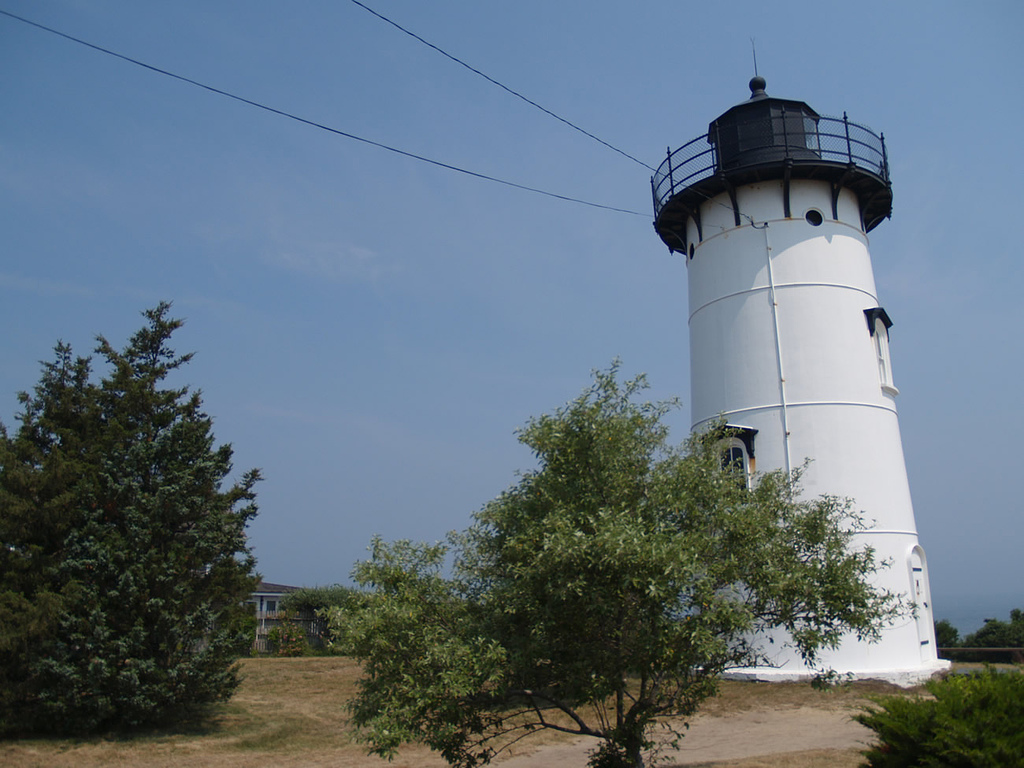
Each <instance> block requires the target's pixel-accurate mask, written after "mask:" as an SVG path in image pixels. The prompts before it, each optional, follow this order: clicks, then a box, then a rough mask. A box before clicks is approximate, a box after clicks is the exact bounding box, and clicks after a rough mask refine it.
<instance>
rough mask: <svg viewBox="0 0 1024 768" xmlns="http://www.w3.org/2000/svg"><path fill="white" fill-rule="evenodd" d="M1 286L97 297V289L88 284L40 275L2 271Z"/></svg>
mask: <svg viewBox="0 0 1024 768" xmlns="http://www.w3.org/2000/svg"><path fill="white" fill-rule="evenodd" d="M0 288H8V289H11V290H14V291H19V292H21V293H29V294H32V295H34V296H47V297H52V296H82V297H85V298H95V297H96V295H97V294H96V291H95V290H94V289H93V288H92V287H90V286H87V285H80V284H77V283H65V282H61V281H59V280H46V279H43V278H38V277H22V276H21V275H12V274H9V273H6V272H0Z"/></svg>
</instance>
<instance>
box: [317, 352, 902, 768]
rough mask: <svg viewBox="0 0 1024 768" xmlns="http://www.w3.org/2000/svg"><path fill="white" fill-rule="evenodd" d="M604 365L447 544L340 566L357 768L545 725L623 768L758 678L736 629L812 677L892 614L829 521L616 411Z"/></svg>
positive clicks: (618, 403) (377, 553)
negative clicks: (779, 635)
mask: <svg viewBox="0 0 1024 768" xmlns="http://www.w3.org/2000/svg"><path fill="white" fill-rule="evenodd" d="M617 367H618V366H617V364H616V365H613V366H612V368H611V369H610V370H608V371H604V372H595V381H594V383H593V385H592V386H591V388H590V389H588V390H587V391H585V392H584V393H583V394H582V395H581V396H580V397H578V398H577V399H576V400H573V401H572V402H570V403H569V404H567V405H566V406H564V407H563V408H561V409H559V410H558V411H556V412H555V413H554V414H551V415H545V416H542V417H540V418H538V419H534V420H532V421H530V422H529V423H528V424H527V425H526V427H525V428H524V429H522V430H521V431H520V434H519V439H520V440H521V441H522V442H523V443H525V444H526V445H528V446H529V447H530V448H531V449H532V450H533V451H534V453H535V454H536V457H537V459H538V463H539V466H538V468H536V469H534V470H532V471H529V472H526V473H524V474H523V475H522V476H521V479H520V481H519V482H518V483H517V484H515V485H514V486H513V487H512V488H510V489H509V490H508V491H506V492H505V493H503V494H502V495H501V496H499V497H498V498H497V499H495V500H494V501H492V502H491V503H489V504H488V505H487V506H485V507H484V509H483V510H482V511H481V512H479V513H478V514H477V516H476V522H475V525H473V526H472V527H471V528H470V529H469V530H468V531H466V532H464V533H462V534H458V535H455V534H453V535H452V536H451V537H450V539H449V541H448V542H447V544H436V545H419V544H413V543H410V542H407V541H400V542H396V543H392V544H387V543H385V542H382V541H380V540H376V541H375V542H374V544H373V548H372V558H371V559H370V560H369V561H366V562H363V563H360V564H358V565H357V567H356V569H355V572H354V576H355V579H356V581H357V582H358V583H359V584H360V585H361V586H363V587H364V588H369V589H370V590H372V591H371V592H370V593H369V595H368V597H367V603H366V607H365V608H364V609H363V610H361V611H358V612H354V613H346V614H341V615H339V616H337V617H336V619H337V620H338V621H339V622H340V623H342V624H344V626H343V627H340V628H338V629H339V630H340V633H341V634H342V635H343V637H344V641H345V642H346V643H347V647H348V649H349V650H350V652H352V653H354V654H355V655H356V656H357V657H358V658H360V659H361V660H362V661H363V663H364V667H363V669H364V674H365V676H364V678H363V679H362V680H361V682H360V688H359V693H358V696H357V697H356V699H355V701H354V703H353V713H354V721H355V723H356V724H357V725H358V726H359V727H360V728H361V729H362V735H363V737H364V738H365V739H367V740H368V742H369V744H370V747H371V750H372V752H375V753H377V754H380V755H383V756H390V755H392V754H393V753H394V752H395V751H396V750H397V749H398V747H399V746H400V745H401V744H402V743H403V742H406V741H410V740H415V741H421V742H425V743H426V744H428V745H429V746H430V747H431V748H433V749H435V750H437V751H439V752H440V753H441V754H442V755H443V756H444V758H445V759H446V760H447V761H448V762H449V763H450V764H452V765H458V766H475V765H479V764H481V763H486V762H489V760H490V759H491V758H492V757H494V756H495V755H496V754H497V753H498V752H500V751H501V750H502V749H504V748H505V747H507V746H508V745H509V744H510V743H512V742H514V741H515V740H517V739H518V738H520V737H521V736H523V735H525V734H528V733H530V732H531V731H535V730H538V729H544V728H548V729H556V730H559V731H565V732H568V733H573V734H579V735H583V736H591V737H594V738H596V739H598V740H600V742H599V747H598V748H597V751H596V752H595V753H594V755H593V757H592V765H594V766H602V767H606V768H611V767H613V766H634V767H636V766H642V765H643V763H644V759H645V758H644V756H645V754H647V752H648V750H649V749H650V748H651V747H652V742H651V730H652V727H653V726H654V725H655V723H656V722H657V721H659V720H663V719H665V718H685V717H687V716H689V715H691V714H693V713H694V712H695V711H696V710H697V708H698V707H699V705H700V703H701V702H702V701H704V700H705V699H706V698H707V697H709V696H712V695H713V694H714V693H715V691H716V681H717V679H718V676H719V675H720V673H721V672H723V671H724V670H727V669H729V668H731V667H736V666H742V665H748V664H753V663H756V662H759V661H763V659H759V658H758V657H757V655H756V654H755V653H754V651H753V650H752V648H751V647H750V645H749V644H748V643H747V642H746V641H745V640H746V638H748V637H749V636H750V633H751V632H753V631H756V630H759V629H764V628H768V627H783V628H785V629H787V630H788V631H789V632H790V634H791V636H792V638H793V642H794V643H795V644H796V646H797V647H798V648H799V650H800V651H801V652H802V654H803V655H804V657H805V658H807V659H808V660H813V659H814V658H815V653H816V651H817V650H818V649H820V648H822V647H829V646H834V645H836V644H837V642H838V641H839V639H840V637H841V635H842V634H843V633H844V632H845V631H851V630H852V631H853V632H856V633H857V634H858V635H860V636H862V637H867V638H872V637H875V636H876V635H877V629H878V627H879V625H880V622H882V621H884V620H885V619H886V618H887V617H889V616H891V615H892V613H893V611H894V604H893V600H892V599H891V598H890V596H888V595H885V594H880V593H878V592H876V591H874V590H873V589H872V588H870V587H869V586H868V585H867V584H866V581H865V580H866V578H867V577H868V575H869V574H870V573H871V572H872V571H873V569H874V567H875V563H874V559H873V555H872V553H871V552H870V551H868V550H859V551H855V550H852V549H851V546H850V544H851V534H850V533H848V531H849V530H851V528H854V527H856V525H857V521H856V518H855V517H854V516H852V515H851V513H850V510H849V508H848V505H847V504H845V503H842V502H840V501H838V500H836V499H832V498H822V499H818V500H815V501H805V500H802V499H801V498H800V495H799V489H798V486H797V482H796V477H795V476H792V477H791V476H787V475H785V474H783V473H769V474H765V475H763V476H761V477H760V478H759V480H758V482H756V483H755V484H754V486H753V487H752V488H750V489H749V490H748V488H747V485H746V483H745V482H738V479H739V478H738V477H737V474H736V473H737V472H738V471H740V470H738V469H737V468H736V467H735V466H734V465H731V464H726V465H724V466H723V462H722V459H721V451H720V448H721V444H722V440H723V438H724V437H725V435H726V432H725V431H724V430H723V429H718V430H714V431H712V432H709V433H707V434H704V435H700V436H696V437H693V438H691V439H690V441H689V442H688V443H687V444H686V445H685V446H684V448H682V449H680V448H674V447H671V446H670V445H669V444H668V442H667V428H666V427H665V425H664V423H663V417H664V416H665V414H666V412H667V411H668V410H669V409H670V408H671V407H673V406H674V403H643V402H637V396H638V395H639V393H640V392H641V391H642V390H643V389H644V388H645V387H646V383H645V380H644V379H643V377H638V378H637V379H634V380H631V381H627V382H625V383H620V382H619V380H618V375H617V374H618V371H617ZM448 573H451V576H448V575H447V574H448ZM675 722H677V723H678V719H677V720H675ZM676 735H677V737H678V736H679V735H680V734H679V733H677V734H676Z"/></svg>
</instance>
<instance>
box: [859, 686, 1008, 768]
mask: <svg viewBox="0 0 1024 768" xmlns="http://www.w3.org/2000/svg"><path fill="white" fill-rule="evenodd" d="M925 687H926V689H927V691H928V693H930V694H931V696H932V698H926V697H923V696H917V697H906V696H886V697H880V698H877V699H875V703H876V705H877V706H876V707H870V708H868V709H867V710H865V712H864V713H862V714H860V715H857V716H856V718H855V719H856V720H857V721H858V722H860V723H861V724H863V725H866V726H867V727H868V728H870V729H871V730H873V731H875V733H876V734H877V738H878V744H877V745H875V746H874V747H872V748H871V749H869V750H867V751H865V752H864V756H865V757H866V758H867V761H868V762H867V765H868V766H871V767H872V768H911V766H928V768H946V767H947V766H948V767H949V768H1017V767H1018V766H1020V765H1022V764H1024V762H1022V761H1024V675H1021V674H1019V673H1016V672H1010V673H999V672H996V671H994V670H992V669H987V670H986V671H985V672H983V673H978V674H974V675H952V676H950V677H947V678H945V679H944V680H930V681H929V682H928V683H926V685H925Z"/></svg>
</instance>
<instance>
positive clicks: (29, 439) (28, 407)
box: [0, 303, 260, 732]
mask: <svg viewBox="0 0 1024 768" xmlns="http://www.w3.org/2000/svg"><path fill="white" fill-rule="evenodd" d="M169 310H170V305H169V304H167V303H161V304H160V305H158V306H157V307H156V308H154V309H152V310H148V311H146V312H144V313H143V314H144V316H145V318H146V320H147V323H146V325H145V326H144V327H143V328H142V329H141V330H139V331H138V332H137V333H136V334H135V335H134V336H132V337H131V339H130V340H129V343H128V345H127V346H126V347H125V349H124V350H123V351H121V352H119V351H117V350H115V349H114V348H113V347H112V346H111V344H110V343H109V342H107V340H106V339H104V338H103V337H99V339H98V340H99V345H98V347H97V349H96V352H97V353H99V354H100V355H101V356H102V357H103V359H104V360H105V361H106V363H107V365H108V367H109V371H108V373H107V374H106V375H105V376H104V377H103V378H102V379H101V380H100V382H99V383H98V384H97V383H94V382H93V380H92V375H91V370H90V360H89V359H88V358H81V357H77V358H76V357H74V356H73V354H72V350H71V348H70V347H69V346H68V345H66V344H62V343H61V344H58V345H57V347H56V356H55V360H54V361H53V362H51V363H45V364H44V365H43V372H42V376H41V378H40V381H39V384H38V385H37V386H36V387H35V390H34V392H33V393H32V394H28V393H21V394H20V395H19V401H20V403H21V406H22V410H21V413H20V414H19V415H18V420H19V421H20V426H19V427H18V428H17V429H16V430H14V431H13V434H8V432H7V431H6V430H4V429H3V427H2V425H0V732H5V731H6V732H12V731H42V730H59V731H64V732H87V731H96V730H101V729H108V728H119V727H126V726H135V725H141V724H149V723H156V722H163V721H166V720H168V719H170V718H173V717H175V716H177V715H179V714H181V713H183V712H185V711H187V710H190V709H193V708H195V707H196V706H199V705H202V704H206V703H210V702H214V701H218V700H222V699H224V698H227V697H228V696H230V694H231V692H232V691H233V690H234V688H235V687H236V686H237V683H238V680H237V677H236V673H235V670H234V668H233V661H234V659H235V657H236V656H237V652H238V650H239V637H238V636H237V634H238V633H237V630H236V629H235V628H236V627H237V626H238V624H239V621H240V618H241V615H242V613H243V611H244V608H243V607H242V605H241V603H242V601H243V600H244V599H245V598H246V597H247V596H248V594H249V593H250V592H251V591H252V588H253V586H254V584H255V577H254V572H253V569H254V567H255V561H254V559H253V557H252V555H251V553H250V552H249V550H248V547H247V544H246V537H245V527H246V524H247V523H248V521H249V520H251V519H252V518H253V517H254V516H255V514H256V506H255V503H254V499H255V494H254V492H253V487H254V485H255V483H256V482H257V481H258V480H259V479H260V478H259V473H258V471H255V470H253V471H250V472H248V473H246V474H245V475H244V476H243V477H242V478H241V480H239V481H238V482H236V483H234V484H232V485H230V487H228V488H227V489H226V490H225V489H224V486H225V483H226V482H227V478H228V476H229V475H230V474H231V469H232V467H231V455H232V451H231V447H230V446H229V445H221V446H215V444H214V436H213V433H212V421H211V419H210V417H209V416H207V415H206V414H205V413H204V412H203V410H202V401H201V398H200V395H199V393H198V392H190V391H189V388H188V387H183V388H178V389H175V388H168V387H167V386H166V381H165V380H166V379H167V377H168V376H169V375H170V374H171V373H172V372H174V371H176V370H177V369H178V368H180V367H181V366H183V365H184V364H185V363H187V362H188V361H189V360H190V359H191V357H192V356H191V355H190V354H188V355H180V356H177V355H176V354H175V353H174V351H173V350H172V349H171V348H170V347H169V346H168V343H169V341H170V338H171V335H172V334H173V333H174V331H175V330H176V329H177V328H179V327H180V326H181V325H182V322H181V321H180V320H175V319H170V318H169V317H168V312H169Z"/></svg>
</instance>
